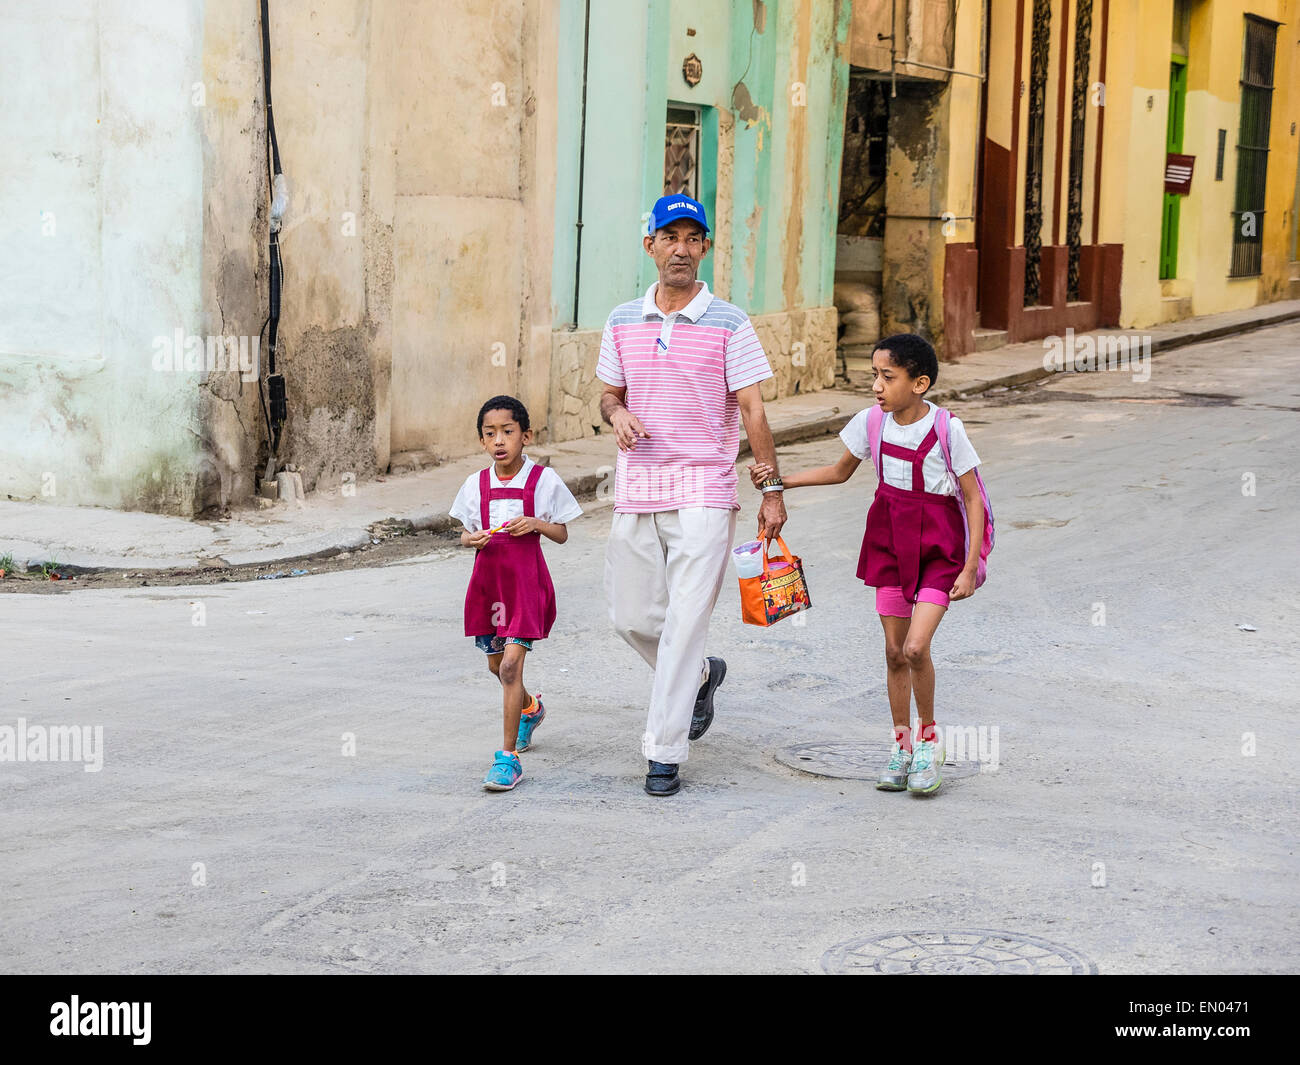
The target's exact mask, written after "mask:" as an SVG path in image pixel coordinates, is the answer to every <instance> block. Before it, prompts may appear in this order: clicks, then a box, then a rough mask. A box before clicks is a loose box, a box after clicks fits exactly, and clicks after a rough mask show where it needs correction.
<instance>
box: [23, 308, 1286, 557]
mask: <svg viewBox="0 0 1300 1065" xmlns="http://www.w3.org/2000/svg"><path fill="white" fill-rule="evenodd" d="M1296 319H1300V300H1292V301H1286V302H1281V303H1270V304H1265V305H1263V306H1260V307H1254V308H1249V309H1247V310H1242V311H1229V312H1226V313H1223V314H1214V315H1205V316H1203V317H1200V318H1191V319H1187V320H1185V321H1182V322H1175V323H1171V324H1169V325H1165V326H1161V327H1159V328H1157V329H1148V330H1123V329H1104V330H1097V331H1096V332H1094V333H1092V334H1079V335H1080V336H1083V335H1092V336H1094V337H1095V336H1103V335H1109V336H1133V335H1134V334H1139V335H1142V336H1150V337H1151V349H1152V353H1153V354H1155V353H1158V352H1162V351H1168V350H1171V349H1174V348H1178V347H1182V346H1184V345H1187V344H1192V343H1196V342H1198V341H1202V340H1210V339H1215V338H1217V337H1222V336H1228V335H1232V334H1236V333H1242V332H1247V331H1249V330H1252V329H1258V328H1263V327H1266V326H1270V325H1276V324H1279V323H1281V322H1287V321H1294V320H1296ZM1043 354H1044V345H1043V342H1042V341H1041V340H1035V341H1031V342H1028V343H1025V344H1013V345H1009V346H1007V347H1003V348H996V349H993V350H990V351H983V352H976V353H974V354H972V355H969V356H967V357H966V358H965V359H963V360H962V361H961V362H960V363H955V364H953V363H944V364H943V365H942V367H941V371H940V375H939V385H938V387H936V388H935V390H934V391H933V392H932V393H931V398H932V399H934V400H936V401H937V402H940V403H945V402H950V401H951V400H953V399H955V398H960V397H962V396H968V395H974V394H977V393H980V392H983V391H986V390H988V389H990V388H996V387H1009V386H1014V385H1020V384H1025V383H1027V382H1030V381H1033V380H1036V379H1038V378H1042V377H1046V376H1048V374H1049V373H1050V372H1051V371H1049V370H1047V369H1045V368H1044V366H1043ZM871 402H872V397H871V394H870V392H867V391H853V390H847V389H835V390H828V391H824V392H812V393H808V394H806V395H801V396H792V397H790V398H788V399H783V400H777V401H775V402H773V403H769V404H768V405H767V411H768V420H769V422H770V424H771V426H772V430H773V433H774V435H775V437H776V441H777V444H778V445H784V444H790V443H794V442H796V441H799V440H807V439H811V438H814V437H817V436H821V435H824V434H827V433H835V432H838V431H839V430H840V429H841V428H842V427H843V426H844V425H845V423H847V422H848V420H849V419H850V418H852V417H853V415H855V414H856V413H857V412H858V411H860V410H862V409H863V408H864V407H866V406H868V405H869V404H870V403H871ZM747 452H748V443H747V441H746V440H745V439H744V436H743V434H742V437H741V456H742V458H743V457H744V456H745V455H746V454H747ZM528 454H529V455H531V456H532V457H533V458H534V459H536V460H537V461H539V462H543V463H547V464H549V465H551V466H552V467H554V468H555V469H556V470H557V471H558V472H559V473H560V474H561V476H563V478H564V480H565V483H566V484H568V485H569V488H570V489H571V490H572V491H573V492H574V494H575V495H577V496H578V497H579V498H583V497H588V498H590V497H592V496H593V495H595V496H596V497H597V498H602V499H605V498H609V497H610V496H611V495H612V492H613V465H614V456H615V447H614V441H613V439H612V437H611V436H609V435H602V436H598V437H592V438H589V439H586V440H575V441H570V442H566V443H562V444H554V445H550V446H547V447H532V448H529V450H528ZM482 464H483V457H482V456H481V455H472V456H468V457H466V458H463V459H458V460H455V461H453V462H448V463H446V464H444V465H442V466H438V467H435V468H431V469H426V470H422V471H419V472H413V473H402V474H392V475H388V476H386V477H384V478H383V479H382V480H372V481H365V482H362V483H361V484H358V485H356V486H354V487H355V491H354V494H353V495H351V496H344V495H342V493H341V490H340V489H333V490H328V491H318V492H313V493H312V494H311V496H310V497H309V498H308V499H307V500H306V501H305V502H304V503H303V504H302V505H300V506H295V505H293V504H288V503H286V504H277V505H275V506H273V507H271V508H269V509H261V508H259V507H258V506H256V505H255V504H253V505H249V506H241V507H236V508H233V509H232V510H231V513H230V516H229V517H228V518H226V519H221V520H208V521H188V520H186V519H184V518H176V517H168V516H166V515H159V514H143V513H135V512H124V511H114V510H107V509H104V508H100V507H60V506H53V505H50V504H43V503H23V502H10V501H3V502H0V557H3V556H4V555H6V554H12V555H13V558H14V561H15V564H16V568H19V569H21V568H24V567H33V566H39V565H40V564H41V563H44V562H50V561H54V562H57V563H59V564H60V566H61V567H66V568H67V569H70V570H74V571H75V570H98V569H113V570H116V569H121V570H130V571H133V572H141V571H147V570H165V569H192V568H200V567H205V566H212V567H223V566H225V565H231V566H241V565H262V564H271V563H274V564H278V563H284V562H289V561H292V560H298V559H306V558H310V557H313V556H319V555H327V554H332V553H334V552H337V551H350V550H353V549H355V548H357V547H360V546H362V545H363V544H367V543H370V542H371V540H372V539H375V538H377V536H382V535H383V530H382V529H376V526H385V525H386V526H387V528H388V530H390V531H391V529H392V528H394V527H397V528H410V529H430V530H433V531H441V530H450V529H451V528H452V527H453V526H454V525H455V524H456V523H454V522H453V521H452V520H451V518H450V517H449V516H448V514H447V510H448V508H449V507H450V506H451V502H452V500H453V499H454V498H455V496H456V491H457V490H458V489H459V488H460V485H461V483H462V482H463V481H464V480H465V478H466V477H467V476H469V474H471V473H472V472H474V471H475V470H477V469H480V468H481V467H482Z"/></svg>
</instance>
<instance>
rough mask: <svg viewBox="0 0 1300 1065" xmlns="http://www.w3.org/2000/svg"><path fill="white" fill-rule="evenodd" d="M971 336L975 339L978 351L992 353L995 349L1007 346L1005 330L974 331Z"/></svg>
mask: <svg viewBox="0 0 1300 1065" xmlns="http://www.w3.org/2000/svg"><path fill="white" fill-rule="evenodd" d="M971 335H972V336H973V337H974V338H975V350H976V351H992V350H993V349H994V348H1003V347H1006V345H1007V331H1006V330H1005V329H982V328H981V329H974V330H972V331H971Z"/></svg>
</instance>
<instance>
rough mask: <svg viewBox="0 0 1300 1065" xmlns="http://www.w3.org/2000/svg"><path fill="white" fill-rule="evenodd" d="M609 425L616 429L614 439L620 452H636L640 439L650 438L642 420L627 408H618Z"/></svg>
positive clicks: (612, 414)
mask: <svg viewBox="0 0 1300 1065" xmlns="http://www.w3.org/2000/svg"><path fill="white" fill-rule="evenodd" d="M609 424H610V425H612V426H613V427H614V438H615V439H616V440H617V441H618V449H619V450H620V451H635V450H636V442H637V439H638V438H644V439H647V440H648V439H649V438H650V434H649V433H647V432H646V431H645V426H644V425H642V424H641V419H640V418H638V417H637V416H636V415H635V414H633V413H632V412H631V411H630V410H628V409H627V408H626V407H618V408H616V409H615V410H614V411H613V413H611V414H610V416H609Z"/></svg>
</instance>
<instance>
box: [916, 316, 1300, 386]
mask: <svg viewBox="0 0 1300 1065" xmlns="http://www.w3.org/2000/svg"><path fill="white" fill-rule="evenodd" d="M1297 319H1300V310H1289V311H1279V312H1276V313H1274V314H1265V315H1261V316H1260V317H1259V318H1257V319H1253V320H1250V321H1245V322H1227V323H1223V324H1221V325H1208V324H1207V325H1206V326H1205V327H1203V328H1201V329H1189V330H1187V331H1186V332H1180V333H1171V334H1166V335H1164V336H1155V335H1153V336H1152V338H1151V354H1152V356H1153V357H1154V356H1156V355H1160V354H1162V353H1164V352H1166V351H1173V350H1175V349H1177V348H1183V347H1187V346H1188V345H1189V344H1202V343H1205V342H1206V341H1209V340H1219V339H1221V338H1223V337H1227V336H1240V335H1241V334H1242V333H1253V332H1255V331H1256V330H1257V329H1268V328H1269V327H1270V326H1274V325H1283V324H1285V323H1286V322H1293V321H1296V320H1297ZM1096 332H1097V333H1108V332H1110V331H1106V330H1097V331H1096ZM1114 332H1116V333H1118V334H1119V335H1122V336H1132V335H1134V334H1135V333H1137V334H1141V333H1143V332H1146V333H1155V330H1149V329H1148V330H1141V329H1130V330H1126V331H1125V330H1115V331H1114ZM1078 335H1079V336H1092V335H1094V333H1080V334H1078ZM1028 343H1033V341H1029V342H1028ZM1061 372H1064V371H1059V370H1049V369H1048V368H1046V367H1045V366H1041V365H1040V366H1033V367H1030V368H1029V369H1027V370H1021V371H1018V372H1016V373H1010V374H1004V375H1002V376H1000V377H990V378H987V379H981V380H977V381H975V382H973V383H972V384H969V385H965V386H963V387H961V388H936V389H935V390H934V391H933V392H931V393H930V396H929V398H930V399H932V400H934V401H935V402H939V403H947V402H948V401H950V400H954V399H967V398H969V397H970V396H977V395H979V394H980V393H981V392H987V391H988V390H989V389H991V388H1015V387H1016V386H1017V385H1027V384H1030V383H1031V382H1033V381H1041V380H1042V379H1043V378H1044V377H1051V376H1053V375H1055V374H1057V373H1061Z"/></svg>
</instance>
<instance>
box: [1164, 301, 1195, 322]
mask: <svg viewBox="0 0 1300 1065" xmlns="http://www.w3.org/2000/svg"><path fill="white" fill-rule="evenodd" d="M1191 316H1192V299H1191V297H1190V296H1163V297H1161V300H1160V321H1161V322H1181V321H1182V320H1183V319H1184V318H1190V317H1191Z"/></svg>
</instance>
